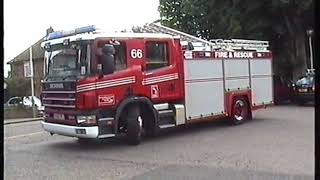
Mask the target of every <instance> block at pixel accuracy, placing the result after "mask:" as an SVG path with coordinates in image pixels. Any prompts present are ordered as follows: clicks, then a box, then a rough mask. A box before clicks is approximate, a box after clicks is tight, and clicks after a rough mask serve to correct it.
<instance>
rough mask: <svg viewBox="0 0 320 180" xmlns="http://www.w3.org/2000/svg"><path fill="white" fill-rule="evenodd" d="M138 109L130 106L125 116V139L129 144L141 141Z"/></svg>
mask: <svg viewBox="0 0 320 180" xmlns="http://www.w3.org/2000/svg"><path fill="white" fill-rule="evenodd" d="M139 117H140V113H139V109H137V108H132V109H130V110H129V112H128V117H127V141H128V143H129V144H131V145H138V144H140V142H141V130H142V126H141V123H140V121H139V120H140V119H139Z"/></svg>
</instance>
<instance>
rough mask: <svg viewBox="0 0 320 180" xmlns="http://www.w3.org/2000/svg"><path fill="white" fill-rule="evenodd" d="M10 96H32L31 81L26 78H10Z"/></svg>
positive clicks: (8, 80)
mask: <svg viewBox="0 0 320 180" xmlns="http://www.w3.org/2000/svg"><path fill="white" fill-rule="evenodd" d="M6 82H7V83H8V88H7V89H8V95H9V97H13V96H26V95H30V94H31V85H30V83H31V81H30V79H26V78H8V79H6Z"/></svg>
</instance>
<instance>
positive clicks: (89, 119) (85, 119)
mask: <svg viewBox="0 0 320 180" xmlns="http://www.w3.org/2000/svg"><path fill="white" fill-rule="evenodd" d="M77 123H86V124H95V123H97V120H96V116H95V115H90V116H77Z"/></svg>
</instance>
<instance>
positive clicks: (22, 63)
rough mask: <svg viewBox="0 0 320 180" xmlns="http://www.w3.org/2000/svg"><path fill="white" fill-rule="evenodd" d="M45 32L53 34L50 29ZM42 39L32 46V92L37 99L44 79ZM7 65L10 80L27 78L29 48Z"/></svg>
mask: <svg viewBox="0 0 320 180" xmlns="http://www.w3.org/2000/svg"><path fill="white" fill-rule="evenodd" d="M46 32H47V33H46V34H49V33H50V32H53V29H52V27H50V28H48V29H47V31H46ZM44 37H45V36H44ZM44 37H42V38H41V39H40V40H38V41H37V42H36V43H35V44H33V45H32V59H33V75H34V92H35V96H38V97H39V96H40V93H41V80H42V79H43V78H44V72H43V70H44V69H43V68H44V67H43V65H44V49H42V48H41V43H42V42H43V39H44ZM7 64H9V65H10V68H11V72H10V78H29V77H28V74H29V73H30V72H28V71H29V68H30V66H29V65H30V47H28V48H27V49H26V50H24V51H23V52H22V53H20V54H19V55H17V56H16V57H15V58H13V59H12V60H10V61H9V62H7Z"/></svg>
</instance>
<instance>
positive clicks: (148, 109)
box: [41, 24, 273, 144]
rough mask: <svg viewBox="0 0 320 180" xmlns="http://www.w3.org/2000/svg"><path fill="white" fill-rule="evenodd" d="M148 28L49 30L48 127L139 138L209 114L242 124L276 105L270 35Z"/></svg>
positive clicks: (99, 135) (91, 135)
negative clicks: (216, 35)
mask: <svg viewBox="0 0 320 180" xmlns="http://www.w3.org/2000/svg"><path fill="white" fill-rule="evenodd" d="M144 31H145V33H113V34H110V33H108V34H105V33H102V32H98V31H97V30H96V29H95V27H94V26H88V27H83V28H78V29H75V30H73V31H68V32H65V31H57V32H53V33H50V34H49V35H48V36H47V37H46V39H45V40H44V42H43V43H42V47H43V48H44V49H45V50H46V52H45V64H46V67H47V68H46V77H45V79H44V81H43V84H42V90H43V91H42V101H43V104H44V106H45V117H44V120H43V121H42V122H41V124H42V127H43V128H44V130H46V131H48V132H50V133H51V134H59V135H64V136H70V137H77V138H79V139H80V140H85V139H88V138H107V137H113V136H118V135H121V134H124V135H126V136H127V139H128V142H129V143H131V144H139V143H140V141H141V136H142V134H145V135H147V136H153V135H155V134H156V133H157V132H158V131H159V130H160V129H164V128H170V127H176V126H180V125H185V124H189V123H196V122H200V121H203V120H214V119H219V118H226V117H228V119H230V122H232V123H233V124H241V123H242V122H244V121H246V120H249V119H251V118H252V111H254V110H256V109H258V108H264V107H266V106H268V105H271V104H273V88H272V86H273V84H272V82H273V80H272V54H271V52H270V51H269V50H267V48H268V42H266V41H254V40H241V39H231V40H220V39H216V40H211V41H205V40H203V39H200V38H197V37H194V36H191V35H188V34H185V33H183V32H179V31H176V30H173V29H170V28H167V27H164V26H161V25H157V24H148V25H146V26H144ZM154 32H161V33H154Z"/></svg>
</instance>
